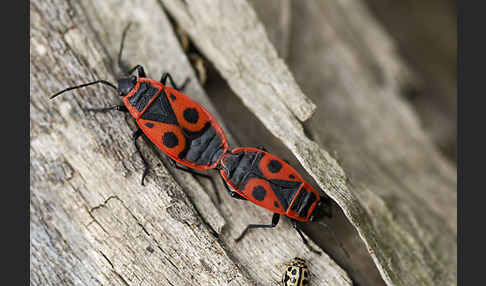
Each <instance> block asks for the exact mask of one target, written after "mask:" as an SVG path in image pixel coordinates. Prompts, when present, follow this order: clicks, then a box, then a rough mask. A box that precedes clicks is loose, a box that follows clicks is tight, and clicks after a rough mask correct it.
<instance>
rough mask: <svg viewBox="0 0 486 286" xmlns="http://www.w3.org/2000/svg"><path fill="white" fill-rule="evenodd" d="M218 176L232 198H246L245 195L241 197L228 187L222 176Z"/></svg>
mask: <svg viewBox="0 0 486 286" xmlns="http://www.w3.org/2000/svg"><path fill="white" fill-rule="evenodd" d="M220 178H221V181H223V185H224V186H225V188H226V190H227V191H228V193H229V194H230V196H231V197H232V198H234V199H238V200H245V201H246V200H247V199H246V198H245V197H243V196H241V195H240V194H238V193H237V192H235V191H233V190H231V189H230V187H229V186H228V184H227V183H226V182H225V180H224V179H223V177H220Z"/></svg>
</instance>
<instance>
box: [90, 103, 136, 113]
mask: <svg viewBox="0 0 486 286" xmlns="http://www.w3.org/2000/svg"><path fill="white" fill-rule="evenodd" d="M84 110H86V111H93V112H107V111H111V110H116V111H122V112H128V109H127V107H126V106H125V105H114V106H107V107H98V108H85V109H84Z"/></svg>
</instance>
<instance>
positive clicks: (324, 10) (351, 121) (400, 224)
mask: <svg viewBox="0 0 486 286" xmlns="http://www.w3.org/2000/svg"><path fill="white" fill-rule="evenodd" d="M162 2H163V3H164V6H165V7H167V9H168V10H169V11H170V13H171V14H172V15H173V16H174V17H175V18H176V19H177V20H178V21H179V23H180V24H181V25H182V26H183V27H184V28H185V29H186V30H187V32H188V33H189V34H190V35H191V36H192V39H193V41H194V42H195V43H196V44H197V46H198V48H199V49H200V50H201V51H202V52H203V53H204V54H205V55H206V56H207V57H208V58H209V60H210V61H211V62H212V63H213V64H214V65H215V67H216V69H218V71H219V72H220V74H221V75H222V76H223V77H224V78H225V79H226V80H227V82H228V84H229V86H230V87H231V89H232V90H233V91H234V92H235V93H236V94H237V95H238V96H239V97H240V99H241V101H242V102H243V103H244V105H245V106H246V107H247V108H248V109H249V110H250V111H251V112H252V113H253V114H254V115H255V116H256V117H257V118H258V119H259V120H260V121H261V122H262V123H263V125H264V126H265V127H266V128H267V129H268V130H269V131H270V132H271V133H272V134H273V135H274V136H275V137H276V138H278V139H279V140H280V141H282V142H283V143H284V145H285V146H286V147H287V148H288V149H289V150H290V151H292V153H293V154H294V155H295V156H296V158H297V159H298V161H299V162H300V163H301V164H302V166H303V167H304V168H305V169H306V170H307V171H308V172H309V174H310V175H311V176H312V177H313V178H314V179H315V181H316V182H317V184H318V185H319V186H320V187H321V188H322V189H323V190H324V191H325V192H326V193H327V194H329V195H330V196H331V197H332V198H333V199H334V200H335V201H336V202H337V203H338V204H339V205H340V207H341V208H342V209H343V211H344V213H345V214H346V216H347V218H348V219H349V221H350V222H351V224H352V225H354V227H355V228H356V229H357V230H358V233H359V236H360V238H361V239H362V240H363V242H364V243H365V245H366V248H367V250H368V252H369V255H370V256H371V257H372V258H373V260H374V262H375V264H376V267H377V268H378V270H379V271H380V274H381V276H382V279H383V280H384V282H385V283H386V284H388V285H454V284H455V283H456V221H457V219H456V192H455V187H456V178H455V172H454V167H453V166H452V165H450V164H449V162H447V161H446V160H444V158H443V157H442V156H441V155H440V154H439V152H437V149H436V147H435V146H434V145H433V144H432V142H431V140H430V138H428V137H427V135H426V134H425V133H424V131H423V130H422V128H421V127H420V124H419V122H418V120H417V117H416V115H415V114H414V113H413V111H412V110H411V108H410V106H408V105H407V104H406V103H405V102H404V101H403V99H402V98H401V95H400V92H401V90H402V88H403V86H405V85H406V84H407V83H408V82H409V81H410V80H411V79H412V78H413V74H411V72H410V71H409V69H408V68H407V65H406V64H405V63H404V62H403V61H402V60H401V59H400V57H399V56H397V54H396V52H395V49H394V46H393V42H392V41H391V40H390V38H389V37H388V36H387V35H386V34H385V33H383V29H382V28H381V27H380V26H378V25H377V23H375V21H374V20H373V19H372V17H371V16H370V15H369V13H368V11H367V10H366V8H365V7H364V6H363V4H362V2H361V1H344V2H343V1H340V2H335V1H334V2H333V1H326V2H322V1H321V2H319V1H295V2H292V9H290V10H291V11H292V12H291V13H292V20H291V23H292V25H293V26H292V32H291V37H290V38H291V41H292V43H291V44H292V48H293V49H291V51H290V54H289V56H288V61H289V64H290V67H291V69H292V71H293V72H294V73H295V75H296V78H297V81H298V82H299V83H301V84H302V86H303V88H304V89H305V90H306V92H307V94H308V95H311V96H312V99H313V100H314V102H316V103H317V104H318V109H317V112H316V113H315V115H314V117H313V118H311V119H310V121H309V122H308V123H307V124H306V130H307V132H306V133H304V130H303V127H302V124H301V122H299V121H298V120H297V119H296V118H295V115H294V114H293V108H292V106H291V105H289V104H288V102H286V101H285V100H284V99H282V97H281V96H280V93H281V92H282V90H283V89H279V88H275V89H274V90H273V92H270V89H271V88H270V87H273V86H276V85H282V86H285V87H288V86H289V85H290V86H293V85H294V84H295V81H294V80H293V79H289V73H288V70H287V69H286V68H276V67H275V66H274V65H273V62H272V61H273V60H274V58H275V54H276V52H275V50H274V49H273V47H272V46H271V45H270V44H269V43H268V39H267V37H266V35H265V33H264V32H263V31H262V25H261V24H259V23H258V22H257V21H256V20H254V19H255V18H256V16H255V12H253V11H252V10H251V9H249V7H248V5H247V3H246V2H245V1H177V0H162ZM215 19H217V20H216V21H215ZM249 19H252V20H249ZM294 19H299V21H293V20H294ZM220 25H221V26H220ZM236 35H238V38H237V39H235V40H228V39H233V38H234V37H235V36H236ZM269 62H270V63H272V64H269ZM287 90H289V89H287ZM291 90H292V92H290V94H291V96H295V95H297V96H298V97H299V98H303V97H305V95H303V94H300V90H299V89H294V88H292V89H291ZM296 93H297V94H296ZM235 121H237V120H235ZM248 124H249V123H248V122H243V123H241V124H240V125H248ZM235 125H236V126H237V125H238V123H235ZM242 129H244V128H242ZM307 134H310V135H312V137H314V138H315V139H314V140H315V141H313V140H310V139H309V137H308V136H307ZM324 146H325V147H326V149H328V150H335V151H336V154H335V156H337V157H338V158H339V161H340V162H341V163H340V164H338V162H337V161H336V160H335V159H334V158H333V157H332V156H331V155H330V154H329V153H328V152H326V151H325V149H324ZM341 165H342V166H343V167H344V170H343V168H342V167H341ZM345 171H346V173H345ZM318 236H319V233H318V232H315V233H314V237H318Z"/></svg>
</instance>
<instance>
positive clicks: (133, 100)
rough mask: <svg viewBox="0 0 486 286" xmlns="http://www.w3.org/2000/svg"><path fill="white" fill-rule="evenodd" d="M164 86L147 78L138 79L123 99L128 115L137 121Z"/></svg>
mask: <svg viewBox="0 0 486 286" xmlns="http://www.w3.org/2000/svg"><path fill="white" fill-rule="evenodd" d="M164 89H165V86H164V85H162V84H161V83H160V82H157V81H155V80H152V79H149V78H138V80H137V83H136V84H135V86H134V87H133V88H132V89H131V90H130V91H129V92H128V93H127V94H126V95H125V96H124V97H123V103H124V104H125V106H126V107H127V109H128V111H129V112H130V114H131V115H132V116H133V117H134V118H135V119H139V118H140V117H141V116H142V114H143V113H144V112H145V111H146V109H147V108H148V106H149V105H150V104H151V103H152V102H153V101H154V100H155V99H156V98H157V97H158V96H160V95H161V92H162V91H163V90H164Z"/></svg>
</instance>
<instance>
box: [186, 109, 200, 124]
mask: <svg viewBox="0 0 486 286" xmlns="http://www.w3.org/2000/svg"><path fill="white" fill-rule="evenodd" d="M184 119H185V120H186V121H187V122H189V123H193V124H194V123H197V121H198V120H199V112H197V109H195V108H186V109H185V110H184Z"/></svg>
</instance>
